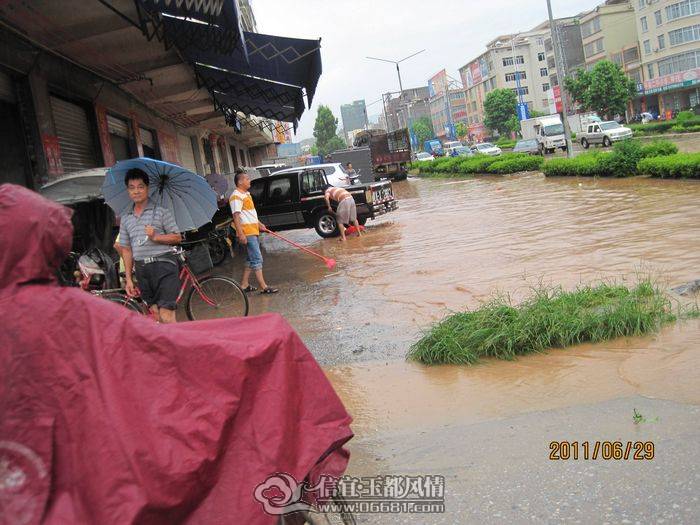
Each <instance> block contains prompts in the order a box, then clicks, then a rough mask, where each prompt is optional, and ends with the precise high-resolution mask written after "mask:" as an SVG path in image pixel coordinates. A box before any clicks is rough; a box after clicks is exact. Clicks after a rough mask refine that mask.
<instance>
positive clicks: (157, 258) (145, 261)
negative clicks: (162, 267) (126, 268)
mask: <svg viewBox="0 0 700 525" xmlns="http://www.w3.org/2000/svg"><path fill="white" fill-rule="evenodd" d="M155 262H166V263H170V264H174V265H175V266H177V265H178V264H177V260H175V259H173V258H172V257H169V256H164V255H156V256H154V257H146V258H145V259H142V260H140V261H136V263H137V264H138V263H141V264H153V263H155Z"/></svg>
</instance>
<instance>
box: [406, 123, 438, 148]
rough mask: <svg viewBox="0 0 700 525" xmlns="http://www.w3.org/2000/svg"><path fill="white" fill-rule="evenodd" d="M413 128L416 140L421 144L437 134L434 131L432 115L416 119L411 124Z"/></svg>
mask: <svg viewBox="0 0 700 525" xmlns="http://www.w3.org/2000/svg"><path fill="white" fill-rule="evenodd" d="M411 129H412V130H413V133H414V135H415V136H416V142H417V143H418V144H419V145H420V144H423V143H424V142H425V141H426V140H430V139H432V138H433V137H434V136H435V131H433V122H432V121H431V120H430V117H421V118H419V119H416V120H414V121H413V123H412V124H411Z"/></svg>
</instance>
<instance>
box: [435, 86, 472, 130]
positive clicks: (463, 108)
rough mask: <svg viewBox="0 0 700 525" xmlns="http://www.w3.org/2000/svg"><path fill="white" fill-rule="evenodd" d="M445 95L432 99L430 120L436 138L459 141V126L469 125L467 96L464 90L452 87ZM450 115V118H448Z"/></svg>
mask: <svg viewBox="0 0 700 525" xmlns="http://www.w3.org/2000/svg"><path fill="white" fill-rule="evenodd" d="M445 96H446V95H445V93H442V94H439V95H436V96H434V97H432V98H431V99H430V120H431V121H432V123H433V130H434V131H435V136H436V137H437V138H439V139H441V140H443V141H445V140H455V139H458V136H457V129H456V127H457V124H460V123H461V124H465V125H466V124H467V123H468V119H467V96H466V93H465V92H464V90H463V89H461V88H452V87H450V88H449V89H448V91H447V97H448V98H447V100H449V112H450V113H449V114H448V102H447V101H446V100H445ZM448 115H449V116H448Z"/></svg>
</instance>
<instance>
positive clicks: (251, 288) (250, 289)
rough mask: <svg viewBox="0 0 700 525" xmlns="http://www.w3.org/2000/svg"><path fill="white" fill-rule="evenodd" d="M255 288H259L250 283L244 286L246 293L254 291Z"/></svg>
mask: <svg viewBox="0 0 700 525" xmlns="http://www.w3.org/2000/svg"><path fill="white" fill-rule="evenodd" d="M255 290H257V288H256V287H255V286H250V285H248V286H246V287H245V288H243V291H244V292H246V293H250V292H254V291H255Z"/></svg>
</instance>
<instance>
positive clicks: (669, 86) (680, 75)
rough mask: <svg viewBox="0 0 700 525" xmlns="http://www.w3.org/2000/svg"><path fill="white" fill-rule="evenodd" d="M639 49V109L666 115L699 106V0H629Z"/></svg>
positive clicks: (667, 116)
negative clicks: (640, 74)
mask: <svg viewBox="0 0 700 525" xmlns="http://www.w3.org/2000/svg"><path fill="white" fill-rule="evenodd" d="M632 6H633V8H634V15H635V24H636V28H637V34H638V38H639V47H640V51H641V72H642V81H641V83H640V84H639V85H638V91H639V93H640V95H641V98H640V101H639V109H640V110H641V111H649V112H651V113H654V114H660V115H663V116H665V117H666V118H670V117H672V116H673V115H674V114H675V113H676V112H678V111H681V110H684V109H690V108H693V109H697V108H698V107H699V106H700V0H680V1H679V0H644V1H642V0H632Z"/></svg>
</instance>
